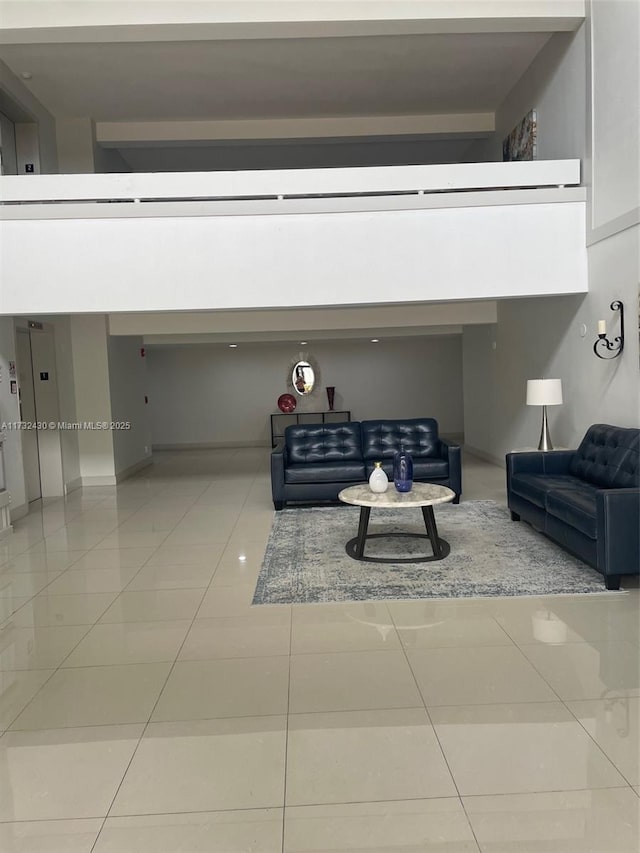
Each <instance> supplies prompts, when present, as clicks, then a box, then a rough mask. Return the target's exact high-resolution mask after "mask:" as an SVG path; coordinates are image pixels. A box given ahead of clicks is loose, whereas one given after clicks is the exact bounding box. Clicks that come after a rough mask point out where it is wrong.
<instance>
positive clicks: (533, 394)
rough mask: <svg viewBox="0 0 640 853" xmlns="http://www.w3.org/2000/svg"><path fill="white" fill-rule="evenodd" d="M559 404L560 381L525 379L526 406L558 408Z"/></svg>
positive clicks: (560, 394)
mask: <svg viewBox="0 0 640 853" xmlns="http://www.w3.org/2000/svg"><path fill="white" fill-rule="evenodd" d="M561 403H562V380H561V379H527V406H559V405H561Z"/></svg>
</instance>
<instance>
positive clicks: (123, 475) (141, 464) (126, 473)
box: [116, 456, 153, 483]
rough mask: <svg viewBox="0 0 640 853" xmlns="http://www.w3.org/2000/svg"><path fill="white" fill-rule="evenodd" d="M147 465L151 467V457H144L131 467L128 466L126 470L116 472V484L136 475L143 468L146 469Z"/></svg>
mask: <svg viewBox="0 0 640 853" xmlns="http://www.w3.org/2000/svg"><path fill="white" fill-rule="evenodd" d="M149 465H153V459H152V458H151V456H146V457H145V458H144V459H140V460H139V461H138V462H134V464H133V465H129V467H128V468H123V470H122V471H118V473H117V474H116V480H117V481H118V483H121V482H122V481H123V480H126V479H127V477H132V476H133V475H134V474H137V473H138V471H142V469H143V468H148V467H149Z"/></svg>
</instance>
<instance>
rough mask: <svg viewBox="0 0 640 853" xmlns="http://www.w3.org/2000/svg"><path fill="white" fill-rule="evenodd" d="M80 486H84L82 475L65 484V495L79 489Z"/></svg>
mask: <svg viewBox="0 0 640 853" xmlns="http://www.w3.org/2000/svg"><path fill="white" fill-rule="evenodd" d="M80 486H82V477H76V479H75V480H71V481H70V482H68V483H66V484H65V487H64V493H65V495H68V494H69V493H70V492H75V490H76V489H79V488H80Z"/></svg>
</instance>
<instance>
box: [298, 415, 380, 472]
mask: <svg viewBox="0 0 640 853" xmlns="http://www.w3.org/2000/svg"><path fill="white" fill-rule="evenodd" d="M284 440H285V443H286V445H287V454H288V462H289V465H302V464H304V463H311V462H325V463H326V462H360V463H361V462H362V450H361V444H360V424H359V423H358V422H357V421H351V422H348V423H340V424H299V425H295V426H288V427H287V428H286V429H285V431H284ZM361 467H362V466H361ZM363 472H364V469H363Z"/></svg>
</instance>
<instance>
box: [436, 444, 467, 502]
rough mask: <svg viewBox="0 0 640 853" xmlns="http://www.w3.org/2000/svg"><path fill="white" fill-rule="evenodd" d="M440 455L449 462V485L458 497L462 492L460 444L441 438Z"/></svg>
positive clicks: (457, 497)
mask: <svg viewBox="0 0 640 853" xmlns="http://www.w3.org/2000/svg"><path fill="white" fill-rule="evenodd" d="M440 457H441V458H442V459H446V460H447V462H448V463H449V485H450V486H451V488H452V489H453V491H454V492H455V493H456V499H459V498H460V495H461V494H462V459H461V449H460V445H459V444H454V443H453V442H450V441H446V439H444V438H441V439H440Z"/></svg>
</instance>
